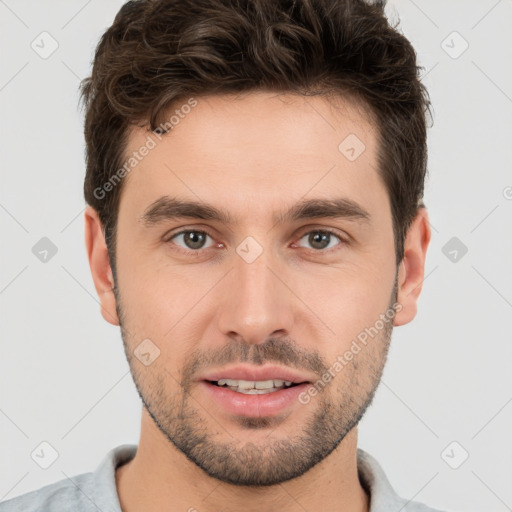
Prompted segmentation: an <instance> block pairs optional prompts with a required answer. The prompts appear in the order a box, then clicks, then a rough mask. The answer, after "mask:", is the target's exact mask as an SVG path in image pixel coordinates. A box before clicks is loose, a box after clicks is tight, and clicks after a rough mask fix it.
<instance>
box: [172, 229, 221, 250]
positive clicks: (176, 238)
mask: <svg viewBox="0 0 512 512" xmlns="http://www.w3.org/2000/svg"><path fill="white" fill-rule="evenodd" d="M207 238H211V237H210V235H209V234H208V233H206V232H205V231H197V230H185V231H180V232H179V233H176V234H175V235H173V236H172V237H170V238H169V241H171V240H172V241H173V243H175V244H176V245H178V246H179V247H182V248H184V249H189V250H191V251H197V250H200V249H204V248H205V247H204V245H205V242H206V239H207ZM179 242H181V243H179Z"/></svg>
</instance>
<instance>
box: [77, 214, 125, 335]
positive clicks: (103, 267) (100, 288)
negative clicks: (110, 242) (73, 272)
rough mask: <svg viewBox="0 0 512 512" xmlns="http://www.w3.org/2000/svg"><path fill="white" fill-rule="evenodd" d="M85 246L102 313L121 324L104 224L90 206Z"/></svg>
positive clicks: (86, 224)
mask: <svg viewBox="0 0 512 512" xmlns="http://www.w3.org/2000/svg"><path fill="white" fill-rule="evenodd" d="M84 218H85V247H86V249H87V257H88V258H89V266H90V268H91V274H92V279H93V281H94V287H95V288H96V293H97V294H98V297H99V299H100V304H101V314H102V315H103V318H104V319H105V320H106V321H107V322H109V323H110V324H112V325H119V318H118V316H117V309H116V299H115V296H114V291H113V288H114V277H113V275H112V269H111V268H110V259H109V256H108V251H107V245H106V243H105V236H104V234H103V226H102V224H101V221H100V218H99V216H98V213H97V211H96V210H95V209H94V208H92V207H91V206H88V207H87V208H86V209H85V214H84Z"/></svg>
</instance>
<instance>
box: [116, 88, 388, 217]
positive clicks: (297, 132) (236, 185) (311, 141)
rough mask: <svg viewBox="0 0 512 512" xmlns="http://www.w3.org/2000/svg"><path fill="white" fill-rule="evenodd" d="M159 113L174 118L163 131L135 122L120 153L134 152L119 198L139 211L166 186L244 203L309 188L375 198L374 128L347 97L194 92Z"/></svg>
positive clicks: (173, 191) (292, 196) (259, 205)
mask: <svg viewBox="0 0 512 512" xmlns="http://www.w3.org/2000/svg"><path fill="white" fill-rule="evenodd" d="M186 105H188V106H187V107H186V108H185V106H186ZM190 105H194V106H190ZM163 118H164V120H165V119H167V120H168V121H169V123H172V128H171V129H170V130H169V131H168V133H166V134H164V135H158V134H154V133H152V132H150V131H148V130H147V129H144V128H140V127H136V128H134V129H132V130H131V132H130V133H129V136H128V145H127V149H126V155H125V156H126V159H128V158H130V155H135V154H136V153H138V155H135V156H132V157H131V158H132V159H136V162H135V161H134V162H132V163H135V164H136V165H134V166H133V167H132V168H130V171H129V172H128V173H127V175H126V178H125V180H126V183H125V186H124V190H123V194H121V203H123V202H127V201H129V202H130V204H131V206H132V207H133V208H138V210H139V213H140V211H141V210H142V209H144V208H145V207H146V206H147V205H148V204H149V203H150V202H152V201H154V200H156V199H157V198H158V197H161V196H162V195H164V194H170V195H173V196H176V195H178V196H185V197H188V198H194V199H196V200H204V201H207V202H208V203H211V204H217V205H220V206H223V207H228V208H232V209H234V210H237V209H241V210H244V209H247V208H248V207H249V205H250V206H251V207H256V209H265V208H266V207H268V206H270V205H271V204H272V203H276V202H277V203H280V204H281V205H283V203H284V202H287V201H294V200H297V199H300V198H302V197H305V196H306V195H311V194H314V195H315V196H316V197H325V196H329V195H333V194H335V195H336V196H340V194H341V195H348V196H359V199H363V197H362V196H366V199H367V200H369V201H370V202H371V200H372V195H373V196H374V195H375V194H382V193H383V191H384V189H383V184H382V183H381V181H380V177H379V175H378V172H377V167H376V161H377V158H376V152H377V147H376V145H377V134H376V128H375V126H374V125H373V124H372V122H371V119H370V116H369V115H368V113H367V112H366V111H365V110H364V109H363V108H361V106H360V105H358V104H356V103H354V102H353V101H350V100H349V99H343V98H341V97H339V98H335V99H334V100H333V99H332V98H330V99H328V98H326V97H324V96H311V97H303V96H299V95H294V94H283V93H272V92H261V91H260V92H250V93H245V94H241V95H209V96H198V97H195V98H193V101H192V102H191V101H190V100H189V101H187V99H185V100H183V103H182V104H180V103H177V104H175V105H173V107H172V109H170V110H169V111H168V113H167V114H166V116H163ZM167 126H168V127H169V126H171V124H168V125H167ZM144 146H146V147H150V148H151V149H149V150H144V151H141V150H142V148H144ZM141 152H144V156H142V157H141V156H140V153H141ZM384 192H385V191H384ZM373 199H376V198H375V197H373ZM270 213H272V214H273V213H274V212H270Z"/></svg>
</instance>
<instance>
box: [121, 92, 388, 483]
mask: <svg viewBox="0 0 512 512" xmlns="http://www.w3.org/2000/svg"><path fill="white" fill-rule="evenodd" d="M196 100H197V105H196V106H195V107H194V108H192V109H184V110H181V111H180V112H181V113H182V115H183V112H184V111H187V112H188V111H189V110H190V113H188V114H186V115H183V117H182V118H181V117H180V121H179V124H178V125H177V126H175V127H174V128H173V129H172V130H171V132H170V133H169V134H167V135H165V136H163V137H162V139H161V140H158V137H157V136H156V135H155V134H153V133H151V132H148V131H145V130H143V129H140V128H137V129H136V130H134V131H133V132H132V133H131V135H130V138H129V146H128V151H127V156H129V155H130V154H131V153H132V152H133V151H138V150H139V148H141V147H142V146H144V145H145V144H146V143H147V141H148V139H147V137H148V135H150V136H151V137H152V139H153V140H154V141H155V142H156V145H155V147H153V148H152V149H150V150H149V151H148V154H147V156H145V157H144V158H143V159H142V160H141V161H140V162H139V163H138V164H137V166H136V167H134V168H133V170H131V172H130V173H129V175H128V176H127V178H126V182H125V184H124V188H123V192H122V194H121V200H120V206H119V218H118V230H117V250H116V265H117V281H116V299H117V303H116V306H117V311H118V314H119V320H120V323H121V327H122V334H123V340H124V344H125V350H126V354H127V357H128V361H129V364H130V367H131V371H132V374H133V377H134V380H135V383H136V386H137V389H138V391H139V393H140V395H141V398H142V400H143V403H144V405H145V407H146V409H147V411H148V412H149V414H150V415H151V416H152V418H153V420H154V422H155V424H156V425H157V426H158V428H159V429H160V431H161V432H162V433H163V434H164V435H165V436H166V437H167V438H168V439H169V440H170V441H171V442H172V443H173V444H174V445H175V446H176V447H177V448H178V449H179V450H181V451H182V452H183V453H184V454H185V455H186V456H187V457H188V458H189V459H190V460H192V461H193V462H194V463H195V464H197V465H198V466H199V467H201V468H202V469H203V470H204V471H206V473H208V474H209V475H210V476H212V477H215V478H217V479H220V480H222V481H225V482H230V483H233V484H239V485H270V484H277V483H280V482H283V481H285V480H288V479H290V478H293V477H296V476H299V475H301V474H303V473H305V472H306V471H308V470H309V469H310V468H312V467H313V466H314V465H316V464H317V463H318V462H320V461H321V460H323V459H324V458H325V457H326V456H327V455H329V454H330V453H331V452H332V451H333V450H334V449H335V448H336V447H337V446H338V445H339V443H340V442H341V441H342V440H343V438H344V437H345V435H346V434H347V433H348V432H349V431H350V430H351V429H352V428H353V427H354V426H355V425H356V424H357V422H358V421H359V419H360V418H361V416H362V414H363V413H364V411H365V409H366V407H367V406H368V405H369V402H370V401H371V399H372V396H373V393H374V391H375V388H376V386H377V384H378V382H379V380H380V376H381V373H382V369H383V366H384V362H385V358H386V353H387V349H388V346H389V338H390V335H391V330H392V320H388V321H384V322H383V321H382V315H385V314H386V312H388V315H389V310H390V308H392V305H393V303H394V302H395V288H394V287H395V284H396V283H395V278H396V264H395V252H394V243H393V229H392V219H391V208H390V202H389V198H388V194H387V192H386V189H385V186H384V184H383V182H382V181H381V179H380V177H379V175H378V172H377V156H376V151H377V147H376V144H377V139H376V137H377V135H376V131H375V127H373V126H372V125H371V124H370V123H369V121H368V119H367V117H365V116H364V115H363V113H362V111H361V110H359V109H357V108H355V106H354V105H353V104H351V103H350V102H348V101H341V100H340V102H339V105H338V106H337V107H336V108H334V107H333V106H331V103H329V102H328V100H327V99H325V98H322V97H318V96H317V97H309V98H308V99H307V100H305V99H304V98H301V97H299V96H292V95H277V94H275V93H266V92H258V93H254V92H253V93H250V94H246V95H244V96H240V97H238V98H235V97H234V96H227V95H225V96H207V97H197V98H196ZM175 108H177V109H179V108H180V106H179V105H178V106H176V107H175ZM171 114H172V113H170V114H169V116H168V117H170V115H171ZM347 137H348V139H347ZM356 137H357V138H356ZM345 139H346V140H345ZM358 139H359V142H358ZM343 141H345V142H343ZM361 142H362V143H363V144H364V151H363V152H362V153H361V154H360V155H359V156H357V154H358V153H359V152H360V151H361V149H362V148H363V146H362V145H361ZM340 143H342V144H341V149H340V148H339V146H340ZM149 145H151V146H152V145H153V144H151V143H149ZM352 149H354V150H353V151H352ZM354 155H355V156H357V158H355V159H354ZM164 196H167V197H168V198H174V199H179V200H181V201H191V202H198V203H200V204H201V205H202V206H211V207H212V208H216V209H219V210H224V211H225V212H226V213H228V214H229V216H230V222H229V223H226V222H225V221H221V220H215V219H211V218H209V219H201V218H192V217H186V218H185V217H183V218H172V217H168V216H167V214H168V213H169V209H167V210H166V208H164V207H162V206H161V205H162V202H161V203H160V207H159V208H153V212H152V215H149V214H148V212H149V211H150V210H151V209H152V207H154V206H155V204H156V203H155V202H156V201H158V200H159V199H161V198H162V197H164ZM315 199H316V200H325V201H336V200H340V199H344V200H345V201H346V204H349V202H350V204H349V206H351V207H352V209H350V208H349V209H346V211H345V214H344V215H341V216H337V217H334V216H320V217H307V216H306V217H305V216H302V217H301V216H300V215H298V216H295V217H294V218H286V217H285V215H284V214H285V213H286V212H287V211H288V210H290V209H292V208H293V207H294V206H295V205H296V204H297V203H299V202H304V201H309V200H315ZM340 211H341V210H340ZM145 214H146V216H145V218H144V217H143V216H144V215H145ZM279 215H281V216H282V217H283V218H282V219H279V218H278V217H279ZM185 230H186V232H185V233H183V231H185ZM328 232H331V234H329V233H328ZM179 233H181V234H179ZM379 319H380V322H379ZM365 329H367V331H366V333H367V336H366V339H367V342H366V344H363V343H362V342H361V340H362V339H363V338H364V336H361V333H362V332H365ZM376 331H377V332H376ZM369 332H371V333H372V335H371V336H370V335H368V333H369ZM358 335H359V338H358ZM143 340H150V341H149V342H148V341H145V342H144V344H143V345H140V344H141V343H142V342H143ZM354 340H355V342H356V344H357V345H358V346H359V348H360V350H359V351H357V349H356V348H354V347H355V345H354ZM138 347H139V348H138ZM158 350H159V351H160V352H159V355H158ZM347 351H349V352H350V351H351V352H352V355H353V357H350V356H349V357H345V356H344V354H345V353H346V352H347ZM141 352H142V357H141V359H142V360H143V361H145V362H146V363H149V362H150V364H147V365H146V364H144V362H141V360H140V359H139V358H138V357H136V355H137V354H138V355H139V357H140V356H141ZM156 355H158V357H156V358H155V359H154V357H155V356H156ZM153 359H154V360H153ZM151 361H152V362H151ZM336 361H338V362H339V364H337V365H336V364H335V363H336ZM236 366H240V367H242V369H244V368H245V369H247V368H255V367H264V368H267V367H270V366H277V367H279V368H281V369H283V368H284V369H288V370H290V371H292V372H294V375H295V376H297V377H300V378H299V379H298V380H299V381H300V380H303V381H307V382H309V384H302V385H301V388H300V390H301V395H300V396H299V394H298V392H297V390H295V391H294V390H293V387H292V388H290V389H285V390H279V391H272V392H271V393H265V394H245V393H243V392H239V391H234V390H226V389H224V390H220V389H219V388H218V386H216V385H215V384H211V383H208V382H206V380H205V378H206V377H211V376H212V375H216V376H217V377H219V375H221V376H222V375H226V377H227V378H229V375H230V370H231V369H232V368H234V367H236ZM340 366H341V369H340ZM329 369H330V370H331V376H332V375H334V378H331V379H329V378H328V377H326V376H325V374H326V372H328V371H329ZM219 378H220V377H219ZM322 380H323V381H324V384H325V385H323V386H321V385H318V384H317V386H316V389H317V393H316V394H315V393H309V392H308V390H311V386H312V383H315V382H316V381H322ZM294 387H295V386H294ZM226 393H228V394H229V395H226ZM273 393H276V394H275V395H274V397H272V394H273ZM221 395H222V397H224V398H222V397H221ZM226 396H227V398H226ZM286 396H288V397H290V396H291V397H292V399H289V398H288V399H286V398H282V400H283V402H282V404H281V405H279V401H280V400H281V398H279V397H286ZM244 401H247V403H246V404H245V405H244ZM283 404H284V405H283Z"/></svg>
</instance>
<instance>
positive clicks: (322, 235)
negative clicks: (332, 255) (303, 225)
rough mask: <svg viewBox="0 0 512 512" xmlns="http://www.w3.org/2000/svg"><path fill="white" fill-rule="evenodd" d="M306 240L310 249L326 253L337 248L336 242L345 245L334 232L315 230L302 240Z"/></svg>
mask: <svg viewBox="0 0 512 512" xmlns="http://www.w3.org/2000/svg"><path fill="white" fill-rule="evenodd" d="M304 239H306V242H307V243H308V244H309V245H310V248H312V249H314V250H316V251H325V250H326V249H331V248H333V247H335V246H336V245H339V244H337V243H336V242H340V243H343V240H342V239H341V238H340V237H339V236H338V235H336V234H334V233H333V232H332V231H324V230H315V231H310V232H309V233H306V234H305V235H303V236H302V237H301V239H300V240H304Z"/></svg>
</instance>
